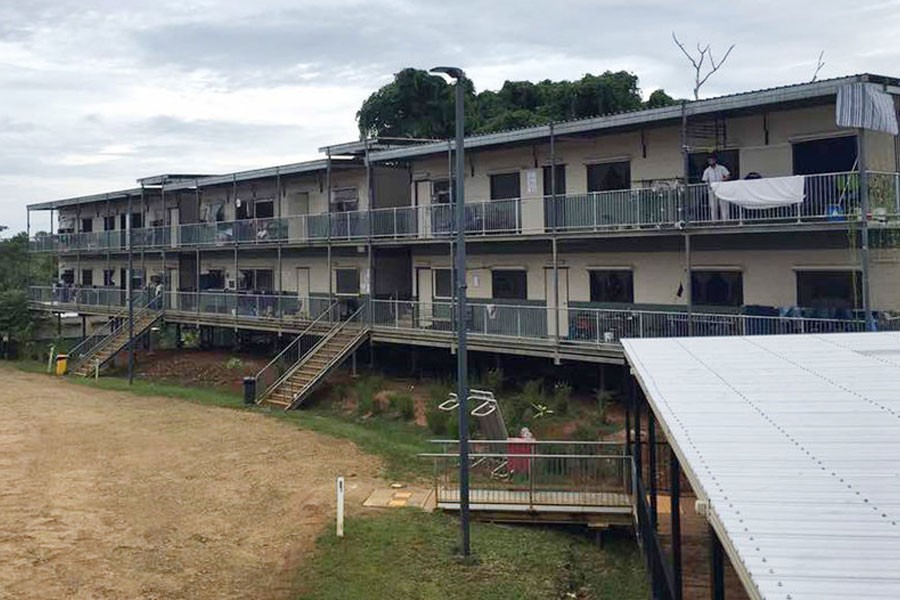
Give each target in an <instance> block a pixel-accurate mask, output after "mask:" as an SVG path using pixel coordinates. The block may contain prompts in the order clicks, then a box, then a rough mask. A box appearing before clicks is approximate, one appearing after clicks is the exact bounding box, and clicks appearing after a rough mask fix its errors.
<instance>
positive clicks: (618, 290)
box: [589, 269, 634, 304]
mask: <svg viewBox="0 0 900 600" xmlns="http://www.w3.org/2000/svg"><path fill="white" fill-rule="evenodd" d="M589 275H590V283H591V302H610V303H621V304H632V303H633V302H634V276H633V274H632V272H631V271H627V270H625V269H598V270H592V271H590V273H589Z"/></svg>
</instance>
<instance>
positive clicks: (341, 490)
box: [337, 477, 344, 538]
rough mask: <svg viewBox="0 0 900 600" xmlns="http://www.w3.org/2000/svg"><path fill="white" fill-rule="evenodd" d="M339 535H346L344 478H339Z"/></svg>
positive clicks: (340, 536)
mask: <svg viewBox="0 0 900 600" xmlns="http://www.w3.org/2000/svg"><path fill="white" fill-rule="evenodd" d="M337 536H338V537H339V538H342V537H344V478H343V477H338V478H337Z"/></svg>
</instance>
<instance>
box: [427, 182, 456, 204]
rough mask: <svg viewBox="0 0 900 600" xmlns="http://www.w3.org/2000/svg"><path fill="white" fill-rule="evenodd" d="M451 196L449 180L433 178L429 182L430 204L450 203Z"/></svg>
mask: <svg viewBox="0 0 900 600" xmlns="http://www.w3.org/2000/svg"><path fill="white" fill-rule="evenodd" d="M451 201H452V198H451V196H450V180H449V179H435V180H433V181H432V182H431V203H432V204H450V202H451Z"/></svg>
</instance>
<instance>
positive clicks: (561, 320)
mask: <svg viewBox="0 0 900 600" xmlns="http://www.w3.org/2000/svg"><path fill="white" fill-rule="evenodd" d="M557 272H558V273H559V285H558V286H557V285H555V282H554V281H553V274H554V272H553V269H552V268H545V269H544V282H545V288H546V292H547V335H549V336H550V337H554V336H555V335H556V332H557V328H558V330H559V337H561V338H567V337H569V270H568V269H559V270H558V271H557ZM554 290H558V292H554ZM557 298H559V310H556V300H557Z"/></svg>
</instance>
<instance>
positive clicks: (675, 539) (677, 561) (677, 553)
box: [669, 446, 683, 600]
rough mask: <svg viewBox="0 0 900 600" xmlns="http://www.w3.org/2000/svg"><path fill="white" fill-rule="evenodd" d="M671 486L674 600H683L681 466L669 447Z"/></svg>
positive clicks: (673, 451)
mask: <svg viewBox="0 0 900 600" xmlns="http://www.w3.org/2000/svg"><path fill="white" fill-rule="evenodd" d="M669 480H670V483H669V486H670V490H671V497H672V502H671V507H672V511H671V517H672V521H671V529H672V587H673V588H674V589H673V590H672V591H673V594H674V596H673V600H681V597H682V594H683V591H682V579H683V576H682V575H683V574H682V564H681V562H682V561H681V465H680V464H679V463H678V456H676V454H675V450H673V449H672V447H671V446H670V447H669Z"/></svg>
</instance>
